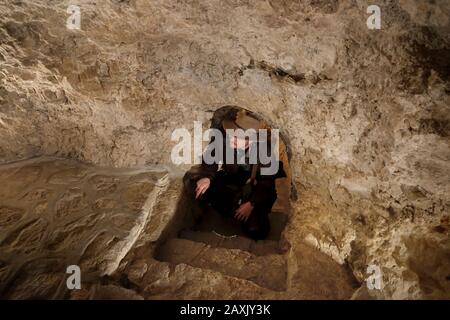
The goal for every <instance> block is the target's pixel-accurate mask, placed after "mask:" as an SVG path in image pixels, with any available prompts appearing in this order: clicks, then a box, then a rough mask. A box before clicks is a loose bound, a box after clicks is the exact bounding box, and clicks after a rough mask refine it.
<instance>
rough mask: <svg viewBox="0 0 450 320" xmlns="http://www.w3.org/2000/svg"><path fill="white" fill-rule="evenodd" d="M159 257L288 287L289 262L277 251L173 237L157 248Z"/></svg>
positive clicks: (280, 288)
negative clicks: (263, 252) (262, 251)
mask: <svg viewBox="0 0 450 320" xmlns="http://www.w3.org/2000/svg"><path fill="white" fill-rule="evenodd" d="M156 258H157V259H158V260H160V261H164V262H169V263H172V264H175V265H178V264H187V265H189V266H192V267H197V268H201V269H208V270H212V271H217V272H220V273H222V274H224V275H227V276H231V277H235V278H240V279H244V280H249V281H252V282H254V283H256V284H257V285H259V286H261V287H264V288H268V289H271V290H275V291H284V290H286V285H287V263H286V260H285V258H284V256H282V255H278V254H269V255H263V256H258V255H255V254H252V253H250V252H247V251H243V250H239V249H226V248H217V247H212V246H210V245H207V244H205V243H202V242H196V241H192V240H187V239H180V238H173V239H169V240H168V241H167V242H166V243H164V244H163V245H161V246H160V247H159V248H158V250H157V252H156Z"/></svg>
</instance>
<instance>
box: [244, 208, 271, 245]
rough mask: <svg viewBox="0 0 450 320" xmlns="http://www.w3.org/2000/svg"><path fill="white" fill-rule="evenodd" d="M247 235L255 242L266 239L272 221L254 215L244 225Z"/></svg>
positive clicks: (265, 217)
mask: <svg viewBox="0 0 450 320" xmlns="http://www.w3.org/2000/svg"><path fill="white" fill-rule="evenodd" d="M244 231H245V233H246V234H247V235H248V236H249V237H250V238H252V239H254V240H263V239H266V238H267V236H268V235H269V232H270V221H269V218H268V217H267V216H259V217H258V216H256V214H255V215H252V217H251V218H250V220H249V221H248V223H246V224H245V225H244Z"/></svg>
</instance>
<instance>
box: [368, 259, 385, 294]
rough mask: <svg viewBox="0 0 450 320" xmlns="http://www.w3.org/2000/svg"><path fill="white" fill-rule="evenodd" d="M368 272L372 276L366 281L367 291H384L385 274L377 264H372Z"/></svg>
mask: <svg viewBox="0 0 450 320" xmlns="http://www.w3.org/2000/svg"><path fill="white" fill-rule="evenodd" d="M366 272H367V273H368V274H370V276H369V277H368V278H367V279H366V285H367V289H369V290H374V289H376V290H381V289H383V272H382V271H381V268H380V267H379V266H377V265H375V264H370V265H369V266H368V267H367V270H366Z"/></svg>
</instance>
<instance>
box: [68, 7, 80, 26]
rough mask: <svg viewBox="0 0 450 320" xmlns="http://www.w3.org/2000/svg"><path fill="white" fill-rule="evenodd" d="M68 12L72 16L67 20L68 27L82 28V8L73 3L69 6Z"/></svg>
mask: <svg viewBox="0 0 450 320" xmlns="http://www.w3.org/2000/svg"><path fill="white" fill-rule="evenodd" d="M67 13H68V14H70V16H69V17H68V18H67V20H66V27H67V29H69V30H80V29H81V9H80V7H79V6H77V5H75V4H71V5H70V6H68V7H67Z"/></svg>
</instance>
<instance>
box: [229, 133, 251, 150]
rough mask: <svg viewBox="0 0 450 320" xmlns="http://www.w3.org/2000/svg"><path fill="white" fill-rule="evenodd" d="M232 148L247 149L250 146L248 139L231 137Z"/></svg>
mask: <svg viewBox="0 0 450 320" xmlns="http://www.w3.org/2000/svg"><path fill="white" fill-rule="evenodd" d="M229 138H230V147H231V148H233V149H244V150H245V149H247V148H248V146H249V145H250V140H249V138H248V137H238V136H236V135H230V136H229Z"/></svg>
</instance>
